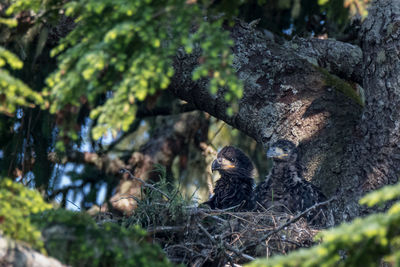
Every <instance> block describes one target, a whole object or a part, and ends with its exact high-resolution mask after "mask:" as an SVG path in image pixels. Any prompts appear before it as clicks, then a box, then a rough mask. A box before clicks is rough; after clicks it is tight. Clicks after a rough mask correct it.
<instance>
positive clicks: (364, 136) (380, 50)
mask: <svg viewBox="0 0 400 267" xmlns="http://www.w3.org/2000/svg"><path fill="white" fill-rule="evenodd" d="M361 42H362V50H363V85H364V90H365V97H366V101H365V103H366V105H365V108H364V110H363V113H362V116H361V120H360V122H359V123H358V125H357V129H358V130H357V132H358V135H357V136H354V139H353V142H352V144H351V145H350V146H349V147H348V149H347V151H346V152H347V153H346V154H345V157H346V158H347V162H346V165H344V168H345V170H347V171H346V172H344V175H343V176H342V177H341V180H342V184H343V193H344V194H343V195H344V198H345V199H346V201H344V202H342V206H340V207H339V211H340V212H341V213H342V214H343V215H344V216H343V217H344V219H346V218H351V217H354V216H357V215H359V214H360V213H362V212H363V211H362V210H360V209H359V207H358V205H357V203H356V202H355V200H357V197H354V196H359V195H361V194H363V193H365V192H367V191H370V190H373V189H376V188H378V187H381V186H383V185H386V184H391V183H394V182H397V181H398V173H399V171H400V145H399V144H400V143H399V141H400V132H399V127H400V78H399V77H400V56H399V55H400V1H398V0H396V1H390V0H380V1H375V2H374V3H373V5H372V8H371V9H370V11H369V16H368V18H367V19H366V21H365V22H364V24H363V27H362V32H361Z"/></svg>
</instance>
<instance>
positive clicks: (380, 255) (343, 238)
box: [248, 184, 400, 267]
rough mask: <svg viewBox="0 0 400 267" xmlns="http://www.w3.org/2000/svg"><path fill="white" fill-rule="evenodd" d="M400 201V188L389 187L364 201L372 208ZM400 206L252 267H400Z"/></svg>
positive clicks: (354, 222)
mask: <svg viewBox="0 0 400 267" xmlns="http://www.w3.org/2000/svg"><path fill="white" fill-rule="evenodd" d="M399 197H400V184H397V185H394V186H386V187H383V188H382V189H379V190H377V191H375V192H372V193H370V194H368V195H366V196H365V197H363V198H362V199H361V200H360V203H361V204H367V205H368V206H369V207H372V206H375V205H377V204H383V203H385V202H387V201H390V200H393V199H398V198H399ZM399 225H400V202H399V201H397V202H395V203H394V204H393V205H392V206H391V208H390V209H389V210H388V211H387V212H386V213H377V214H372V215H369V216H367V217H365V218H357V219H355V220H354V221H352V222H349V223H344V224H342V225H340V226H338V227H335V228H333V229H330V230H327V231H323V232H322V233H321V234H320V235H319V236H320V237H321V238H322V240H323V242H322V243H321V244H320V245H318V246H315V247H313V248H311V249H301V250H299V251H296V252H294V253H290V254H289V255H287V256H276V257H273V258H271V259H260V260H257V261H255V262H252V263H251V264H249V265H248V266H252V267H253V266H282V267H283V266H379V264H380V263H381V262H382V261H383V262H387V263H390V264H392V265H390V266H400V253H399V251H400V229H399Z"/></svg>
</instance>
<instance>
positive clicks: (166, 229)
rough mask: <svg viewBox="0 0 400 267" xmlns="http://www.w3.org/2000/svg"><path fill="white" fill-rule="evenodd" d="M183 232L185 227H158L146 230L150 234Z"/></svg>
mask: <svg viewBox="0 0 400 267" xmlns="http://www.w3.org/2000/svg"><path fill="white" fill-rule="evenodd" d="M183 230H185V226H158V227H152V228H148V229H146V231H147V232H148V233H149V234H155V233H160V232H182V231H183Z"/></svg>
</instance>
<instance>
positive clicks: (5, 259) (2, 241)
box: [0, 235, 66, 267]
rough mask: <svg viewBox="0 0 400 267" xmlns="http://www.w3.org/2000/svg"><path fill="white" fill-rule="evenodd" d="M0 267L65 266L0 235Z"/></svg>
mask: <svg viewBox="0 0 400 267" xmlns="http://www.w3.org/2000/svg"><path fill="white" fill-rule="evenodd" d="M0 266H4V267H8V266H10V267H11V266H21V267H22V266H24V267H47V266H48V267H62V266H66V265H64V264H61V263H60V262H59V261H58V260H56V259H54V258H50V257H46V256H44V255H42V254H40V253H39V252H37V251H34V250H33V249H31V248H28V247H27V246H24V245H22V244H19V243H17V242H15V241H13V240H10V239H7V238H5V237H3V236H1V235H0Z"/></svg>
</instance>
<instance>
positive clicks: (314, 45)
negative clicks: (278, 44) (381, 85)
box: [284, 38, 363, 84]
mask: <svg viewBox="0 0 400 267" xmlns="http://www.w3.org/2000/svg"><path fill="white" fill-rule="evenodd" d="M284 46H285V47H287V48H288V49H291V50H294V51H296V53H297V55H298V56H299V57H301V58H303V59H306V60H307V61H309V62H310V63H312V64H315V65H318V66H320V67H322V68H325V69H327V70H328V71H329V72H330V73H332V74H335V75H337V76H339V77H341V78H343V79H347V80H351V81H353V82H356V83H359V84H362V80H363V78H362V77H363V69H362V51H361V48H360V47H358V46H355V45H352V44H348V43H343V42H339V41H336V40H333V39H325V40H324V39H316V38H313V39H304V38H295V39H293V40H292V41H291V42H288V43H285V44H284Z"/></svg>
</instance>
